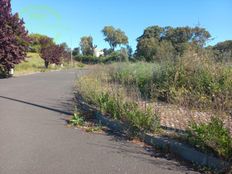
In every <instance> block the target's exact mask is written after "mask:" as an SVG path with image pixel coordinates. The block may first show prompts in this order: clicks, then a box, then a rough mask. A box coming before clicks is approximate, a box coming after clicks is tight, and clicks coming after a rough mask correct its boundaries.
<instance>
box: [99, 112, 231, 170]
mask: <svg viewBox="0 0 232 174" xmlns="http://www.w3.org/2000/svg"><path fill="white" fill-rule="evenodd" d="M95 116H96V118H97V119H98V121H99V122H100V123H101V124H103V125H106V126H108V127H109V128H111V129H113V130H116V131H117V132H120V133H125V131H126V130H128V127H126V125H125V124H123V123H121V122H119V121H117V120H113V119H110V118H107V117H105V116H103V115H102V114H101V113H99V112H97V113H96V114H95ZM139 136H140V138H141V139H142V140H143V141H144V142H145V143H147V144H149V145H151V146H154V147H159V148H161V149H167V150H169V152H171V153H174V154H175V155H177V156H179V157H180V158H182V159H183V160H186V161H188V162H191V163H194V164H197V165H200V166H207V167H209V168H211V169H214V170H216V171H218V172H222V171H223V170H225V169H227V168H229V166H230V164H229V162H226V161H223V160H221V159H219V158H216V157H214V156H212V155H209V154H205V153H202V152H200V151H198V150H196V149H195V148H192V147H190V146H189V145H187V144H184V143H181V142H178V141H176V140H174V139H171V138H167V137H158V136H153V135H149V134H146V133H140V135H139Z"/></svg>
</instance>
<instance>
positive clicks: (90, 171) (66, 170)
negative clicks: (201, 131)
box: [0, 70, 194, 174]
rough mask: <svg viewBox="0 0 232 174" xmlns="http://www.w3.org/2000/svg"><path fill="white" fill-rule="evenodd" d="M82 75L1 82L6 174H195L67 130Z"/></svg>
mask: <svg viewBox="0 0 232 174" xmlns="http://www.w3.org/2000/svg"><path fill="white" fill-rule="evenodd" d="M82 73H83V72H82V71H74V70H69V71H63V72H52V73H41V74H34V75H29V76H24V77H17V78H12V79H1V80H0V174H117V173H119V174H121V173H122V174H124V173H125V174H126V173H127V174H137V173H138V174H150V173H153V174H154V173H157V174H162V173H163V174H166V173H170V174H171V173H194V172H192V171H190V169H187V168H186V167H183V166H181V165H180V164H179V163H178V162H175V161H168V160H166V159H159V158H154V157H151V155H150V154H149V153H148V152H146V151H145V150H144V149H143V148H142V147H139V146H138V145H135V144H131V143H128V142H126V141H121V140H117V139H115V138H114V137H113V136H107V135H95V134H88V133H85V132H82V131H80V130H75V129H70V128H66V127H65V125H64V121H63V120H61V118H62V117H64V116H65V115H67V114H68V112H70V111H71V110H72V108H73V107H72V100H71V99H72V96H73V94H72V92H73V86H74V80H75V78H76V77H78V76H80V75H81V74H82Z"/></svg>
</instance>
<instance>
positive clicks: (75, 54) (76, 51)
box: [72, 47, 80, 57]
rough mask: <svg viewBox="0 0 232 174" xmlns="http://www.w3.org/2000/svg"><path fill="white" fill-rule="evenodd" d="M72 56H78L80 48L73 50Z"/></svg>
mask: <svg viewBox="0 0 232 174" xmlns="http://www.w3.org/2000/svg"><path fill="white" fill-rule="evenodd" d="M72 54H73V56H74V57H77V56H79V55H80V48H79V47H77V48H74V49H73V52H72Z"/></svg>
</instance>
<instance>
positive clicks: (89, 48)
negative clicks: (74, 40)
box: [80, 36, 93, 56]
mask: <svg viewBox="0 0 232 174" xmlns="http://www.w3.org/2000/svg"><path fill="white" fill-rule="evenodd" d="M80 48H81V52H82V54H83V55H85V56H86V55H93V38H92V37H91V36H84V37H82V38H81V42H80Z"/></svg>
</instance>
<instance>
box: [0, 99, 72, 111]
mask: <svg viewBox="0 0 232 174" xmlns="http://www.w3.org/2000/svg"><path fill="white" fill-rule="evenodd" d="M0 98H2V99H6V100H11V101H14V102H19V103H23V104H26V105H30V106H34V107H38V108H42V109H46V110H49V111H53V112H58V113H60V114H66V115H72V114H73V113H72V112H67V111H63V110H60V109H55V108H51V107H47V106H43V105H39V104H35V103H31V102H27V101H24V100H19V99H15V98H10V97H5V96H0Z"/></svg>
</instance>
